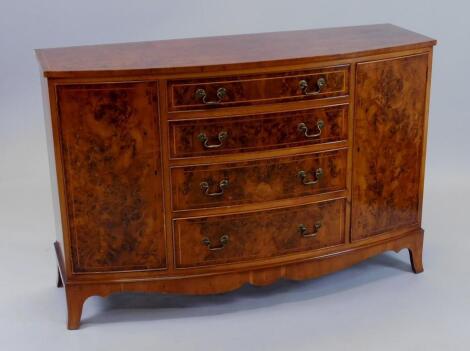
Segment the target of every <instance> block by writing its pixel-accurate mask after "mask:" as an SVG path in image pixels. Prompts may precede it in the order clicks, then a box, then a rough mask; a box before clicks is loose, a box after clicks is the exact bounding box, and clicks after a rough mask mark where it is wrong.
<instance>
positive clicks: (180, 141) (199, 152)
mask: <svg viewBox="0 0 470 351" xmlns="http://www.w3.org/2000/svg"><path fill="white" fill-rule="evenodd" d="M319 122H322V124H323V127H322V128H320V129H319V128H318V123H319ZM301 123H304V124H305V125H306V127H307V128H308V135H314V134H319V135H318V136H316V137H306V136H305V132H304V131H303V130H300V129H299V125H300V124H301ZM221 132H226V133H227V138H226V139H225V140H224V141H223V142H222V145H221V146H220V147H217V148H208V147H205V146H204V142H202V141H201V140H200V139H199V135H201V133H203V134H204V135H206V136H207V138H208V145H217V144H219V143H220V141H219V139H218V136H219V134H220V133H221ZM347 138H348V105H347V104H343V105H336V106H327V107H321V108H308V109H301V110H290V111H287V112H275V113H262V114H252V115H249V116H243V115H241V116H233V117H222V118H214V117H213V118H204V119H196V120H189V121H188V120H183V121H175V122H171V123H170V157H171V158H185V157H194V156H211V155H224V154H232V153H243V152H253V151H262V150H270V149H280V148H291V147H299V146H305V145H311V144H320V143H334V142H339V141H346V140H347Z"/></svg>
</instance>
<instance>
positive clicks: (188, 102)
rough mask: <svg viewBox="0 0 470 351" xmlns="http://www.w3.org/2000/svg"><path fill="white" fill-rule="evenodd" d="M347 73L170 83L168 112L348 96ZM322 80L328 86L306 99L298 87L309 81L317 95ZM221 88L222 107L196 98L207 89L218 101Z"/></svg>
mask: <svg viewBox="0 0 470 351" xmlns="http://www.w3.org/2000/svg"><path fill="white" fill-rule="evenodd" d="M348 70H349V66H348V65H342V66H336V67H325V68H319V69H313V70H303V71H295V72H283V73H276V74H261V75H247V76H230V77H216V78H204V79H186V80H175V81H173V80H170V81H169V82H168V91H169V95H168V110H169V111H179V110H196V109H207V108H220V107H228V106H241V105H256V104H263V103H272V102H282V101H291V100H306V99H319V98H325V97H332V96H342V95H347V94H348V91H349V80H348V78H349V74H348ZM322 78H323V79H325V81H326V86H325V87H324V88H322V89H321V90H320V92H319V93H318V94H315V95H308V96H306V95H304V93H303V90H302V89H301V87H300V85H299V82H300V81H301V80H306V81H307V83H308V86H309V87H310V91H314V90H316V89H317V81H318V79H322ZM219 88H225V89H226V96H225V97H224V98H223V99H222V100H221V103H220V104H216V105H206V104H204V103H203V101H202V99H201V98H200V97H198V96H197V95H196V91H197V90H198V89H204V91H205V92H206V93H207V99H208V101H214V100H215V101H217V100H218V98H217V90H218V89H219Z"/></svg>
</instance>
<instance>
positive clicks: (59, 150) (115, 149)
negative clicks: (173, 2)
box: [36, 25, 435, 329]
mask: <svg viewBox="0 0 470 351" xmlns="http://www.w3.org/2000/svg"><path fill="white" fill-rule="evenodd" d="M433 45H435V40H433V39H430V38H427V37H425V36H422V35H419V34H416V33H413V32H410V31H407V30H404V29H401V28H399V27H395V26H393V25H372V26H360V27H348V28H332V29H320V30H305V31H294V32H280V33H264V34H254V35H240V36H228V37H214V38H196V39H184V40H169V41H156V42H146V43H129V44H113V45H100V46H84V47H70V48H57V49H42V50H37V51H36V54H37V56H38V60H39V62H40V66H41V70H42V74H43V76H44V78H43V93H44V105H45V111H46V127H47V128H46V129H47V137H48V147H49V154H50V166H51V176H52V189H53V199H54V205H55V213H56V222H57V233H58V234H57V241H56V242H55V250H56V253H57V259H58V267H59V282H58V284H59V286H65V291H66V297H67V308H68V327H69V328H70V329H76V328H78V327H79V325H80V317H81V311H82V306H83V303H84V302H85V300H86V299H87V298H88V297H89V296H92V295H100V296H107V295H109V294H111V293H115V292H123V291H155V292H166V293H187V294H211V293H220V292H225V291H230V290H233V289H236V288H238V287H240V286H242V285H243V284H247V283H249V284H255V285H265V284H270V283H273V282H274V281H276V280H278V279H281V278H285V279H294V280H300V279H307V278H312V277H317V276H319V275H322V274H326V273H330V272H333V271H336V270H339V269H343V268H345V267H348V266H350V265H352V264H355V263H357V262H360V261H362V260H364V259H367V258H368V257H371V256H373V255H376V254H379V253H381V252H384V251H386V250H394V251H397V252H398V251H399V250H401V249H404V248H405V249H408V250H409V252H410V258H411V263H412V268H413V270H414V271H415V272H416V273H418V272H421V271H422V270H423V267H422V262H421V257H422V246H423V230H422V229H421V209H422V198H423V178H424V159H425V149H426V130H427V116H428V104H429V92H430V78H431V62H432V48H433Z"/></svg>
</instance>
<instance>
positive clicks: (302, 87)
mask: <svg viewBox="0 0 470 351" xmlns="http://www.w3.org/2000/svg"><path fill="white" fill-rule="evenodd" d="M299 87H300V90H302V93H303V94H304V95H307V96H308V95H317V94H320V93H321V91H322V90H323V88H324V87H326V79H325V78H323V77H321V78H318V79H317V83H316V87H315V90H313V91H310V88H309V86H308V82H307V81H306V80H305V79H302V80H301V81H300V82H299Z"/></svg>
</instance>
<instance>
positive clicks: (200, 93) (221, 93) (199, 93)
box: [195, 88, 227, 105]
mask: <svg viewBox="0 0 470 351" xmlns="http://www.w3.org/2000/svg"><path fill="white" fill-rule="evenodd" d="M195 96H196V99H202V103H203V104H204V105H219V104H221V103H222V100H223V99H224V97H225V96H227V89H225V88H219V89H217V99H218V100H217V101H207V93H206V91H205V90H204V89H198V90H196V94H195Z"/></svg>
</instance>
